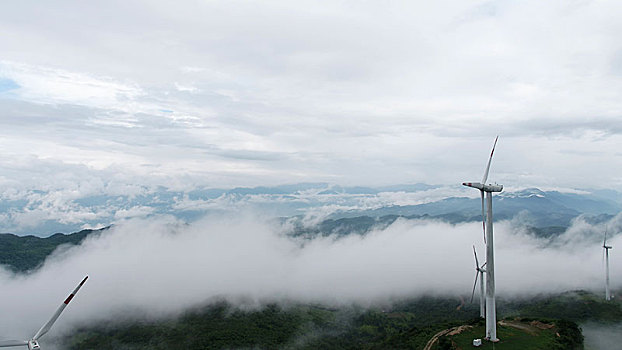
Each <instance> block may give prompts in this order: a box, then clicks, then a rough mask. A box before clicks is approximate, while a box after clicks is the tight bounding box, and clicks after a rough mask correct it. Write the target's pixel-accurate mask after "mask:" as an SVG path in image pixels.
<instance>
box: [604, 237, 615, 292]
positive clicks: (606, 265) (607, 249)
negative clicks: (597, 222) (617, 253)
mask: <svg viewBox="0 0 622 350" xmlns="http://www.w3.org/2000/svg"><path fill="white" fill-rule="evenodd" d="M612 248H613V247H612V246H610V245H607V230H605V240H604V241H603V249H604V250H603V252H604V253H605V300H611V290H609V249H612Z"/></svg>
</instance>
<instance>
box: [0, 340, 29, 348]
mask: <svg viewBox="0 0 622 350" xmlns="http://www.w3.org/2000/svg"><path fill="white" fill-rule="evenodd" d="M22 345H28V342H27V341H25V340H0V348H8V347H11V346H22Z"/></svg>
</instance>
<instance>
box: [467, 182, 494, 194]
mask: <svg viewBox="0 0 622 350" xmlns="http://www.w3.org/2000/svg"><path fill="white" fill-rule="evenodd" d="M462 185H463V186H467V187H473V188H477V189H478V190H480V191H484V192H501V191H503V185H497V184H495V185H493V184H488V185H485V184H483V183H480V182H463V183H462Z"/></svg>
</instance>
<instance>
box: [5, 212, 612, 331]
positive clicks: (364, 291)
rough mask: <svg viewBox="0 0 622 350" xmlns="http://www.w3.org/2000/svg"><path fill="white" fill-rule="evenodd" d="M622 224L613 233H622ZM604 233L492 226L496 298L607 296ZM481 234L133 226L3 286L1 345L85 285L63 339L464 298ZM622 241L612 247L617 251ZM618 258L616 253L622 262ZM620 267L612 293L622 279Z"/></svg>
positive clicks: (409, 228) (239, 223)
mask: <svg viewBox="0 0 622 350" xmlns="http://www.w3.org/2000/svg"><path fill="white" fill-rule="evenodd" d="M619 222H620V218H619V217H616V218H614V219H612V221H610V222H609V223H607V225H608V227H609V230H610V232H612V231H613V232H618V231H617V230H619V228H620V224H619ZM603 228H604V226H602V225H601V226H591V225H589V224H587V223H585V222H584V221H582V220H580V219H579V220H578V221H577V222H576V223H575V225H573V227H571V228H570V229H569V230H568V231H567V232H566V233H565V234H564V235H562V236H561V237H560V238H558V239H556V240H555V241H553V242H551V241H548V240H543V239H537V238H535V237H533V236H529V235H526V234H525V233H524V232H523V231H522V230H521V229H520V228H519V227H515V226H513V224H512V223H511V222H507V221H506V222H500V223H498V224H497V225H496V226H495V235H496V247H497V255H496V262H497V290H498V294H499V295H500V296H503V297H515V296H525V295H531V294H537V293H542V292H559V291H564V290H573V289H577V288H584V289H590V290H595V291H600V290H601V289H602V288H603V286H602V285H603V280H604V276H603V265H602V261H601V252H600V250H601V249H602V248H600V245H601V244H602V241H601V235H602V231H603ZM480 230H481V226H479V225H478V224H477V223H472V224H461V225H456V226H452V225H448V224H445V223H440V222H434V221H419V220H413V221H411V220H398V221H396V222H395V223H394V224H392V225H391V226H389V227H387V228H386V229H382V230H375V231H373V232H370V233H369V234H367V235H365V236H359V235H350V236H347V237H343V238H340V239H336V238H335V237H322V238H314V239H311V240H299V239H292V238H291V237H288V236H286V235H285V233H286V232H287V228H286V227H275V226H273V225H271V224H266V223H265V222H263V220H261V219H258V218H257V217H252V216H244V215H242V216H238V217H235V218H233V217H228V218H224V217H218V218H216V217H206V218H204V219H203V220H201V221H199V222H196V223H195V224H192V225H185V224H181V223H179V222H178V221H176V220H174V219H171V218H166V217H162V218H160V219H158V220H151V221H142V220H132V221H128V222H126V223H125V224H123V225H119V226H116V227H114V228H113V229H111V230H110V231H105V232H104V233H102V235H101V236H96V237H92V238H90V239H88V240H87V241H85V242H84V243H83V244H82V245H81V246H78V247H73V248H61V249H59V250H58V251H56V252H55V254H53V255H52V256H51V257H50V258H49V259H48V260H47V261H46V263H45V265H44V266H43V268H42V269H41V270H40V271H38V272H35V273H33V274H31V275H17V276H13V275H10V274H9V273H7V272H3V273H2V274H1V275H0V281H1V282H2V285H3V288H2V290H0V300H2V302H0V304H1V305H0V306H1V307H2V309H3V310H4V311H3V312H4V314H5V315H7V317H5V318H3V319H2V320H0V333H2V335H5V336H8V337H22V338H24V337H28V336H31V335H32V334H31V333H34V331H36V329H38V327H39V326H40V325H41V324H42V323H43V322H44V321H45V320H46V319H47V318H48V317H49V315H51V313H53V311H54V310H55V308H56V307H57V306H58V305H59V303H60V302H61V301H62V300H63V299H64V298H65V297H66V295H65V294H67V293H68V292H69V291H70V290H71V289H72V288H73V287H74V285H75V284H77V283H78V282H79V281H80V279H81V278H82V277H83V276H84V275H86V274H89V275H90V278H89V280H88V282H87V284H86V285H85V286H84V288H83V289H82V290H81V291H80V293H79V295H78V296H77V297H76V299H75V301H74V302H73V303H72V304H71V305H70V307H69V308H68V310H67V312H66V315H63V318H62V322H60V323H59V324H58V329H56V330H55V332H58V334H60V333H62V332H63V331H64V330H65V329H68V328H70V327H71V325H75V324H76V322H80V323H84V322H91V321H94V320H111V321H112V322H114V320H115V319H116V318H118V317H119V316H120V315H125V316H128V317H131V315H133V314H136V315H143V314H147V315H151V316H154V317H160V316H163V315H171V314H175V313H177V312H180V311H182V310H185V309H187V308H189V307H193V306H196V305H200V304H202V303H205V302H208V301H209V300H210V298H215V297H225V298H228V299H229V300H231V301H233V302H239V300H245V303H246V304H247V305H249V303H250V305H254V304H255V303H263V302H271V301H277V302H278V301H285V300H288V301H292V300H293V301H296V302H319V303H324V304H329V305H331V304H348V303H352V302H354V303H361V304H363V305H369V304H370V303H374V302H378V301H383V302H386V301H390V300H393V299H395V298H404V297H414V296H418V295H423V294H434V295H447V296H451V295H467V294H468V293H470V290H471V286H472V282H473V277H474V266H473V265H474V262H473V257H472V251H471V245H472V244H473V243H476V246H477V249H478V251H479V252H480V255H481V256H484V253H483V245H482V243H481V242H479V241H480V240H481V237H480V236H481V234H480ZM619 237H620V236H617V235H616V236H614V237H612V238H611V240H610V243H611V244H612V245H613V246H614V247H615V246H617V245H619V244H620V242H619ZM614 253H615V252H614ZM616 261H617V258H616V254H612V256H611V264H612V266H614V268H612V277H611V280H612V283H613V286H614V287H616V288H619V287H620V281H622V271H618V270H616V269H615V266H617V264H616Z"/></svg>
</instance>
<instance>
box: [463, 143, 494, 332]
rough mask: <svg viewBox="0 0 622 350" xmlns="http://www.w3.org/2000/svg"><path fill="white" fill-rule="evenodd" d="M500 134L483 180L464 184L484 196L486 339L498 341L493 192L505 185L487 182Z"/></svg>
mask: <svg viewBox="0 0 622 350" xmlns="http://www.w3.org/2000/svg"><path fill="white" fill-rule="evenodd" d="M498 139H499V136H497V138H495V143H494V145H493V146H492V151H491V152H490V158H488V164H487V165H486V171H485V172H484V178H483V179H482V182H463V183H462V184H463V185H464V186H468V187H473V188H477V189H478V190H479V191H480V193H481V198H482V227H483V228H484V242H485V243H486V264H487V267H486V339H488V340H490V341H493V342H497V341H499V339H498V338H497V310H496V306H495V250H494V249H495V248H494V242H493V235H492V193H493V192H501V191H502V190H503V185H497V184H495V185H492V184H488V185H487V184H486V180H487V179H488V173H489V171H490V162H492V155H493V154H494V153H495V147H496V146H497V140H498ZM484 193H486V206H487V210H486V215H484Z"/></svg>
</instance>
